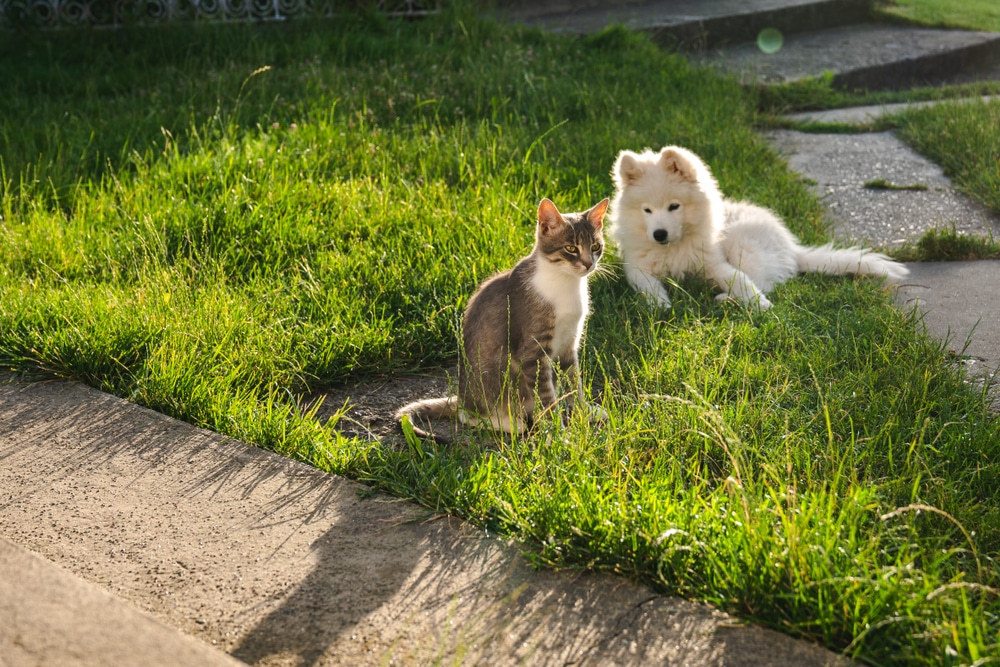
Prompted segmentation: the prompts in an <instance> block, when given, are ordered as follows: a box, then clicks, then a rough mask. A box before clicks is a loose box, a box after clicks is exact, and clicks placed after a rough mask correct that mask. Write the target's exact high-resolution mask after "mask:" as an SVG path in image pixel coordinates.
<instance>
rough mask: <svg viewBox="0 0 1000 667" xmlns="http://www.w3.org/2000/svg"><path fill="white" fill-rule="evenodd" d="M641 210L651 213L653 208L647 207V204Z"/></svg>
mask: <svg viewBox="0 0 1000 667" xmlns="http://www.w3.org/2000/svg"><path fill="white" fill-rule="evenodd" d="M642 210H643V211H645V212H646V213H652V212H653V209H651V208H649V207H648V206H647V207H645V208H644V209H642Z"/></svg>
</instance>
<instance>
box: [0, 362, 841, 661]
mask: <svg viewBox="0 0 1000 667" xmlns="http://www.w3.org/2000/svg"><path fill="white" fill-rule="evenodd" d="M0 489H2V492H0V665H4V667H8V666H9V667H17V666H20V665H87V666H90V665H94V666H97V665H110V664H113V665H157V664H177V665H223V664H234V661H233V660H231V659H229V658H228V657H227V656H225V655H224V653H223V652H225V653H229V654H231V655H232V656H234V657H235V658H238V659H240V660H243V661H245V662H247V663H251V664H260V665H313V666H318V665H345V666H346V665H351V666H356V665H392V664H397V665H424V664H439V663H445V664H481V665H491V666H492V665H500V666H502V665H566V664H574V665H595V666H598V665H653V664H655V665H664V666H669V665H687V666H691V667H701V666H708V665H730V666H744V667H751V666H753V667H757V666H760V667H763V666H765V665H769V666H777V667H811V666H816V667H819V666H833V665H844V666H846V665H848V664H850V663H849V661H847V660H844V659H841V658H838V657H837V656H835V655H834V654H832V653H830V652H829V651H826V650H825V649H821V648H819V647H816V646H813V645H811V644H807V643H805V642H800V641H795V640H793V639H791V638H789V637H787V636H785V635H782V634H780V633H777V632H774V631H771V630H765V629H763V628H760V627H757V626H754V625H747V624H743V623H741V622H739V621H737V620H735V619H733V618H731V617H729V616H727V615H725V614H723V613H721V612H718V611H716V610H714V609H712V608H710V607H708V606H707V605H702V604H697V603H693V602H688V601H684V600H679V599H675V598H668V597H664V596H661V595H657V594H656V593H654V592H652V591H650V590H649V589H647V588H644V587H642V586H638V585H635V584H633V583H630V582H628V581H626V580H624V579H622V578H620V577H614V576H611V575H601V574H586V573H572V572H561V573H559V572H552V571H535V570H533V569H532V568H531V567H530V566H529V565H528V564H527V563H526V562H525V560H524V559H523V558H522V557H521V556H520V555H519V552H518V550H517V548H516V547H515V546H514V545H511V544H507V543H504V542H501V541H499V540H497V539H495V538H494V537H490V536H488V535H484V534H483V533H482V532H480V531H476V530H474V529H473V528H471V527H470V526H468V525H465V524H463V523H462V522H461V521H457V520H455V519H450V518H448V517H444V516H438V515H435V514H433V513H432V512H429V511H428V510H426V509H423V508H420V507H417V506H416V505H414V504H412V503H408V502H401V501H398V500H396V499H393V498H390V497H387V496H384V495H380V494H376V495H372V494H371V493H370V492H369V491H368V489H367V488H366V487H363V486H361V485H360V484H356V483H354V482H350V481H348V480H345V479H343V478H340V477H337V476H334V475H328V474H326V473H323V472H320V471H318V470H316V469H314V468H311V467H309V466H306V465H304V464H300V463H297V462H294V461H291V460H288V459H286V458H283V457H280V456H277V455H275V454H271V453H268V452H265V451H262V450H260V449H256V448H253V447H248V446H246V445H244V444H242V443H240V442H236V441H233V440H228V439H226V438H223V437H221V436H218V435H215V434H212V433H209V432H207V431H203V430H200V429H197V428H194V427H192V426H189V425H187V424H184V423H181V422H178V421H176V420H173V419H170V418H168V417H164V416H162V415H160V414H157V413H154V412H152V411H150V410H146V409H144V408H140V407H138V406H135V405H133V404H131V403H128V402H126V401H124V400H121V399H118V398H115V397H112V396H109V395H107V394H103V393H101V392H98V391H96V390H94V389H91V388H89V387H85V386H83V385H81V384H78V383H73V382H42V383H37V384H24V383H17V382H15V383H11V382H9V381H8V382H5V383H0ZM11 543H13V544H16V545H18V546H17V547H14V546H12V544H11ZM25 549H27V550H30V551H31V552H34V553H35V554H38V555H40V556H41V557H44V558H45V559H47V560H48V561H51V563H54V564H55V565H53V564H51V563H47V562H45V561H43V560H42V559H41V558H39V557H38V556H33V555H30V554H28V553H26V552H25V551H24V550H25ZM109 592H110V594H109ZM112 595H113V596H114V597H112ZM118 600H120V601H123V602H118ZM126 605H127V606H126ZM136 610H138V611H136ZM153 619H155V620H153ZM165 626H166V627H165ZM167 628H173V629H174V630H168V629H167ZM184 635H187V637H185V636H184ZM191 638H194V639H191ZM195 640H197V641H195Z"/></svg>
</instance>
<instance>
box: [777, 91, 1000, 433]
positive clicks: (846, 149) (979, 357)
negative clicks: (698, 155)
mask: <svg viewBox="0 0 1000 667" xmlns="http://www.w3.org/2000/svg"><path fill="white" fill-rule="evenodd" d="M901 108H902V105H894V106H880V107H860V108H857V109H837V110H831V111H823V112H815V113H808V114H795V115H794V116H790V118H792V119H794V120H797V121H799V122H810V121H812V122H824V123H848V124H850V123H859V124H863V123H867V122H870V121H871V120H873V119H875V118H877V117H878V116H879V115H880V114H883V113H892V112H896V111H899V110H900V109H901ZM767 138H768V140H769V141H770V142H771V144H772V146H774V148H775V149H776V150H777V151H778V152H779V153H781V154H783V155H784V156H785V157H786V158H787V159H788V163H789V166H790V167H791V168H792V169H794V170H796V171H797V172H799V173H800V174H802V175H803V176H804V177H806V178H808V179H810V180H811V181H813V182H814V183H815V185H813V186H812V188H813V190H814V192H815V193H816V195H817V196H818V197H819V198H820V201H822V202H823V203H824V204H825V205H826V209H827V213H828V215H829V218H830V223H831V227H832V229H833V231H834V234H835V235H836V236H837V238H839V239H840V240H841V241H842V242H852V243H853V242H863V243H866V244H867V245H875V246H880V247H896V246H899V245H901V244H903V243H904V242H913V241H916V240H917V239H918V238H919V237H920V236H921V235H922V234H923V233H924V232H925V231H927V230H929V229H932V228H939V229H940V228H944V229H955V230H957V231H958V232H960V233H963V234H969V235H973V236H982V237H986V238H989V237H992V238H994V239H1000V216H998V215H997V214H995V213H993V212H991V211H989V210H988V209H987V208H986V207H984V206H983V205H982V204H980V203H979V202H977V201H975V200H973V199H972V198H970V197H968V196H966V195H964V194H962V193H961V192H958V191H956V190H955V189H954V187H952V184H951V179H949V178H948V177H947V176H946V175H945V174H944V172H943V171H942V170H941V168H940V167H939V166H938V165H936V164H934V163H932V162H931V161H930V160H928V159H927V158H925V157H923V156H922V155H920V154H918V153H916V152H915V151H914V150H912V149H911V148H910V147H909V146H907V145H906V144H904V143H903V142H902V141H901V140H900V139H899V138H898V137H896V135H895V134H894V133H892V132H879V133H862V134H842V133H837V134H814V133H806V132H796V131H793V130H780V131H773V132H769V133H767ZM876 179H885V180H886V181H889V182H891V183H894V184H896V185H912V184H923V185H926V186H928V188H929V189H928V190H926V191H921V190H878V189H871V188H866V187H865V185H864V184H865V183H866V182H868V181H871V180H876ZM908 267H909V269H910V276H909V278H908V279H907V280H906V281H905V282H904V283H903V284H902V285H900V287H899V289H898V290H897V292H896V297H897V301H898V302H899V304H900V305H901V306H902V307H904V308H916V309H917V311H918V312H919V315H920V318H921V323H922V325H923V326H925V327H926V329H927V332H928V333H929V334H931V335H932V336H935V337H936V338H938V340H940V341H942V344H944V345H945V346H946V348H947V349H948V350H949V351H951V352H952V353H953V354H955V355H956V357H957V358H959V359H960V362H961V363H962V365H963V367H964V369H965V371H966V373H967V377H968V379H969V382H970V383H971V384H973V385H975V386H976V387H977V388H982V387H984V386H985V387H986V388H987V395H988V401H989V403H990V405H991V409H992V410H993V412H995V413H998V414H1000V377H998V375H997V373H998V370H1000V308H998V307H997V300H996V295H997V294H1000V261H978V262H977V261H971V262H933V263H926V264H914V263H911V264H909V265H908Z"/></svg>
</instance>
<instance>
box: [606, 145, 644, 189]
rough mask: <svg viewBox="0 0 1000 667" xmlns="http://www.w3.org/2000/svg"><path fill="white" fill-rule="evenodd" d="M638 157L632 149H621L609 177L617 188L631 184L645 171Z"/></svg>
mask: <svg viewBox="0 0 1000 667" xmlns="http://www.w3.org/2000/svg"><path fill="white" fill-rule="evenodd" d="M638 158H639V156H638V155H636V154H635V153H633V152H632V151H622V152H621V153H619V154H618V159H617V160H615V168H614V170H613V171H612V172H611V178H612V179H613V180H614V182H615V184H616V185H617V186H618V187H619V188H622V187H624V186H626V185H632V184H633V183H635V182H636V181H638V180H639V179H640V178H642V175H643V174H644V173H646V167H645V166H644V165H643V164H642V162H640V161H639V159H638Z"/></svg>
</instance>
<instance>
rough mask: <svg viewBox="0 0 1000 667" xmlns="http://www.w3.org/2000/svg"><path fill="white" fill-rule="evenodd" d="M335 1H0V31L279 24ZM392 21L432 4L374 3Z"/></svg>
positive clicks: (323, 10) (324, 11) (325, 11)
mask: <svg viewBox="0 0 1000 667" xmlns="http://www.w3.org/2000/svg"><path fill="white" fill-rule="evenodd" d="M337 4H338V2H337V1H336V0H0V28H18V27H25V28H65V27H76V26H107V27H116V26H122V25H135V24H139V25H149V24H156V23H165V22H170V21H223V22H232V21H283V20H286V19H292V18H299V17H314V16H330V15H332V14H333V13H334V12H335V11H336V10H337ZM372 5H373V8H374V9H376V10H377V11H380V12H383V13H385V14H388V15H392V16H421V15H423V14H427V13H429V12H431V11H434V7H436V0H373V2H372Z"/></svg>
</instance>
